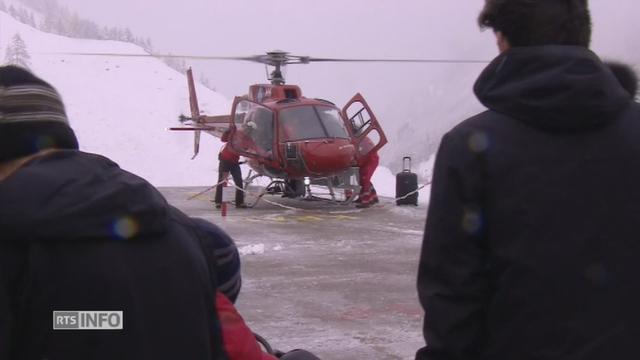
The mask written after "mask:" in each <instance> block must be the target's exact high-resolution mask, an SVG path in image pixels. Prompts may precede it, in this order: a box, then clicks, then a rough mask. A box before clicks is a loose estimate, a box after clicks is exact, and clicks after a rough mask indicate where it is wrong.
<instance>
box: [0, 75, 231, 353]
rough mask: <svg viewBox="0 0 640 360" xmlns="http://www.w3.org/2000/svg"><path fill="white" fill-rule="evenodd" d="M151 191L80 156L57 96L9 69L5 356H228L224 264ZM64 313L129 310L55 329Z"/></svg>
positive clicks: (1, 127)
mask: <svg viewBox="0 0 640 360" xmlns="http://www.w3.org/2000/svg"><path fill="white" fill-rule="evenodd" d="M193 227H194V225H193V223H192V221H191V220H190V219H189V218H188V217H187V216H186V215H184V214H182V213H181V212H180V211H178V210H177V209H175V208H173V207H171V206H169V205H168V204H167V202H166V200H165V199H164V198H163V196H162V195H161V194H160V193H159V192H158V191H157V190H156V189H155V188H154V187H152V186H151V185H150V184H149V183H148V182H146V181H145V180H143V179H141V178H140V177H138V176H135V175H133V174H131V173H129V172H126V171H124V170H122V169H120V168H119V167H118V166H117V165H116V164H115V163H113V162H112V161H110V160H109V159H107V158H104V157H102V156H99V155H95V154H88V153H83V152H80V151H78V143H77V140H76V137H75V135H74V132H73V130H72V129H71V128H70V127H69V125H68V121H67V118H66V115H65V109H64V106H63V103H62V101H61V99H60V97H59V95H58V93H57V92H56V91H55V89H54V88H53V87H52V86H51V85H49V84H48V83H46V82H45V81H43V80H41V79H39V78H38V77H36V76H34V75H33V74H31V73H30V72H28V71H27V70H25V69H22V68H19V67H15V66H6V67H0V359H2V360H5V359H29V360H30V359H34V360H36V359H37V360H41V359H49V360H56V359H96V360H97V359H105V360H106V359H136V360H137V359H224V358H225V355H224V354H223V352H222V340H221V335H220V331H219V321H218V319H217V314H216V311H215V296H216V293H215V291H216V284H215V278H216V273H215V266H214V264H215V262H214V261H215V259H213V255H212V254H210V252H207V251H204V248H203V244H202V242H201V239H199V237H198V235H197V233H196V231H195V230H194V228H193ZM53 311H122V312H123V318H122V324H123V329H122V330H101V331H80V330H54V329H53V326H52V324H53V322H52V320H53Z"/></svg>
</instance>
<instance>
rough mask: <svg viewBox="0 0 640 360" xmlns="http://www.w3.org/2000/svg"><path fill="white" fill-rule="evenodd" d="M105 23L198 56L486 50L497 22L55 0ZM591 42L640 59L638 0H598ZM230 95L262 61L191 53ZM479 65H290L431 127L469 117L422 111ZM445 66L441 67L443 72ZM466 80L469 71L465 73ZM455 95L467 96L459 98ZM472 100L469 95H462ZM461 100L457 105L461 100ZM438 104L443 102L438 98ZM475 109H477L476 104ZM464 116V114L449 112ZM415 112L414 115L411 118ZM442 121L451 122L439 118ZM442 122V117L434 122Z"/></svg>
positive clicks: (358, 8)
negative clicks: (436, 91)
mask: <svg viewBox="0 0 640 360" xmlns="http://www.w3.org/2000/svg"><path fill="white" fill-rule="evenodd" d="M58 2H59V3H61V4H64V5H67V6H68V7H69V8H70V9H72V10H75V11H77V12H78V13H79V15H81V16H82V17H85V18H88V19H91V20H94V21H96V22H98V23H99V24H101V25H109V26H114V25H115V26H120V27H129V28H130V29H131V30H132V31H133V32H134V34H136V35H137V36H145V37H147V36H148V37H150V38H151V39H152V41H153V44H154V48H155V49H156V51H157V52H167V53H168V52H171V53H173V54H193V55H207V54H210V55H240V56H244V55H254V54H261V53H264V52H266V51H268V50H274V49H281V50H285V51H289V52H291V53H294V54H297V55H310V56H317V57H346V58H352V57H379V58H448V59H487V60H490V59H491V58H493V57H494V56H495V55H496V54H497V49H496V46H495V40H494V38H493V35H492V33H491V32H490V31H485V32H481V31H480V30H479V29H478V26H477V24H476V17H477V14H478V12H479V11H480V9H481V8H482V6H483V4H484V0H452V1H443V0H438V1H435V0H322V1H317V0H313V1H312V0H271V1H266V0H226V1H220V0H180V1H175V0H161V1H158V0H109V1H98V0H58ZM590 4H591V10H592V16H593V20H594V37H593V48H594V49H595V50H596V52H598V53H600V54H601V55H603V57H606V58H612V59H619V60H623V61H627V62H630V63H631V64H633V65H636V66H637V65H639V64H640V22H639V21H637V20H638V19H637V17H638V15H640V1H638V0H591V1H590ZM190 65H193V67H194V70H195V71H196V73H204V74H206V76H207V77H209V78H210V80H211V82H212V83H213V84H214V85H215V86H216V87H217V89H218V91H219V92H221V93H222V94H223V95H225V96H227V97H228V98H232V97H233V96H234V95H242V94H244V93H245V92H246V91H247V88H248V86H249V85H250V84H251V83H257V82H265V81H266V79H265V69H264V67H263V66H261V65H257V64H248V63H241V64H238V63H229V62H226V61H221V62H217V61H206V62H194V63H191V64H190ZM481 69H482V66H467V65H461V66H457V67H443V66H440V65H405V66H402V67H399V66H397V65H390V64H365V65H362V64H360V65H355V64H312V65H304V66H292V67H289V69H288V77H287V80H288V82H290V83H295V84H298V85H301V86H302V88H303V92H305V93H306V94H307V95H309V96H312V97H322V98H327V99H329V100H332V101H335V102H336V103H338V104H342V103H344V102H346V101H347V100H348V99H349V97H351V95H352V94H354V93H355V92H358V91H359V92H362V93H363V94H364V95H365V97H366V98H367V99H371V101H370V102H373V104H371V105H372V107H373V109H374V111H375V110H377V111H379V112H380V113H381V115H382V117H384V118H385V119H383V122H384V121H386V125H385V126H386V127H387V128H389V129H390V130H391V131H393V132H396V133H397V132H398V129H397V128H394V126H400V125H399V124H402V123H403V122H401V121H400V122H399V121H396V120H395V119H396V118H402V119H403V121H407V119H408V118H409V117H410V116H411V114H410V111H409V110H407V107H411V108H412V109H417V111H416V112H419V113H421V115H420V116H418V117H419V118H420V120H421V121H424V122H425V126H436V127H439V128H438V129H437V131H436V132H441V131H442V130H443V129H444V128H446V127H450V124H451V122H452V121H456V120H458V121H459V120H463V119H453V120H452V119H444V120H443V119H442V118H443V116H438V119H429V120H428V121H426V120H425V119H424V118H425V117H426V114H433V113H434V111H435V110H437V109H433V110H432V109H430V108H429V106H432V105H430V104H426V105H425V104H423V103H424V102H425V101H423V100H428V99H427V92H428V91H432V90H433V89H432V85H434V86H436V88H438V87H442V86H443V83H446V82H450V81H452V80H457V78H464V81H463V82H461V83H460V84H458V85H456V86H457V88H458V89H459V90H456V91H457V92H462V88H466V90H465V93H464V94H463V95H464V96H465V99H466V98H471V99H470V100H469V101H474V100H473V99H472V98H473V95H472V94H471V92H470V91H469V89H468V88H470V87H471V84H472V82H473V79H474V78H475V77H476V76H477V74H478V73H479V72H480V70H481ZM443 73H444V75H446V76H444V75H443ZM460 81H462V80H460ZM456 101H463V100H462V99H460V100H458V99H456ZM465 101H466V100H465ZM454 105H455V104H454ZM433 106H440V107H441V104H440V102H438V101H436V102H434V104H433ZM471 109H472V110H473V108H471ZM452 116H459V115H452ZM409 120H411V119H409ZM442 121H444V124H443V123H441V122H442ZM434 124H435V125H434Z"/></svg>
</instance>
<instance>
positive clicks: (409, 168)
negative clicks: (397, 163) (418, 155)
mask: <svg viewBox="0 0 640 360" xmlns="http://www.w3.org/2000/svg"><path fill="white" fill-rule="evenodd" d="M407 160H408V161H409V167H407V165H406V163H407ZM402 172H411V156H405V157H403V158H402Z"/></svg>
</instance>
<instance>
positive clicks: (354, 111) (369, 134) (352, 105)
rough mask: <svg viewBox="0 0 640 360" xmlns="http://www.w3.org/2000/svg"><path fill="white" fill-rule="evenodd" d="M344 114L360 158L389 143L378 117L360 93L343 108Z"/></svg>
mask: <svg viewBox="0 0 640 360" xmlns="http://www.w3.org/2000/svg"><path fill="white" fill-rule="evenodd" d="M342 116H343V117H344V121H345V125H346V126H347V129H348V130H349V134H350V135H351V139H352V140H353V143H354V145H356V147H357V149H358V153H357V157H358V159H361V158H362V157H364V156H366V155H367V154H369V153H370V152H372V151H377V150H378V149H380V148H381V147H383V146H384V145H385V144H386V143H387V137H386V135H385V134H384V131H382V127H381V126H380V124H379V123H378V119H376V117H375V115H373V112H372V111H371V108H369V105H368V104H367V102H366V101H365V100H364V98H363V97H362V95H360V93H358V94H356V95H355V96H354V97H353V98H351V100H349V102H348V103H347V105H346V106H345V107H344V108H342ZM365 139H366V140H365Z"/></svg>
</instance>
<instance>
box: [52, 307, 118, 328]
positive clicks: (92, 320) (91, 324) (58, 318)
mask: <svg viewBox="0 0 640 360" xmlns="http://www.w3.org/2000/svg"><path fill="white" fill-rule="evenodd" d="M122 322H123V315H122V311H54V312H53V330H122V329H123V324H122Z"/></svg>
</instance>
